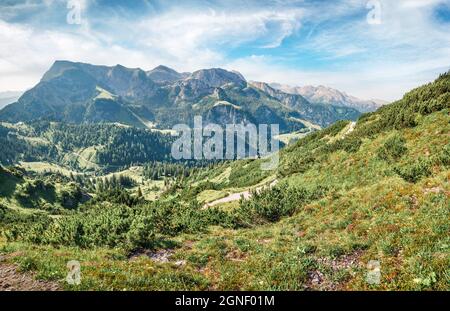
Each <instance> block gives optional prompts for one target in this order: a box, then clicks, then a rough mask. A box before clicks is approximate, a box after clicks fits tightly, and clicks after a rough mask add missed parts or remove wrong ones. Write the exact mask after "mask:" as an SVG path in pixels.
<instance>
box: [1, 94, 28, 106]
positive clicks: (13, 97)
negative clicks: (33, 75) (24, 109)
mask: <svg viewBox="0 0 450 311" xmlns="http://www.w3.org/2000/svg"><path fill="white" fill-rule="evenodd" d="M22 94H23V92H11V91H7V92H0V109H2V108H3V107H5V106H6V105H9V104H12V103H14V102H16V101H17V100H18V99H19V98H20V96H21V95H22Z"/></svg>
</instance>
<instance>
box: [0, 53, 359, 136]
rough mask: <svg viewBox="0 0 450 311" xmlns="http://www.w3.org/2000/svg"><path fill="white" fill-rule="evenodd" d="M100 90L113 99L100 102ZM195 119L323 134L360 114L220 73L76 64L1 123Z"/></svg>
mask: <svg viewBox="0 0 450 311" xmlns="http://www.w3.org/2000/svg"><path fill="white" fill-rule="evenodd" d="M99 89H102V90H105V92H106V93H108V94H111V96H109V98H99V94H100V93H101V92H100V91H99ZM222 100H226V101H228V102H230V103H231V104H232V105H231V106H227V107H226V109H225V108H224V107H220V105H219V106H215V103H216V101H222ZM236 107H240V109H235V108H236ZM108 109H109V110H108ZM229 109H231V111H230V110H229ZM194 115H201V116H203V117H204V119H205V122H222V123H223V124H226V123H234V122H236V120H240V121H239V122H244V123H245V122H256V123H267V122H271V123H279V124H280V128H281V130H282V131H284V132H288V131H292V130H297V129H300V128H304V127H305V124H303V123H302V122H299V121H298V120H300V119H301V120H306V121H308V122H311V123H313V124H317V125H319V126H321V127H324V126H327V125H329V124H331V123H333V122H335V121H337V120H341V119H352V120H354V119H356V118H357V117H358V116H359V115H360V112H359V111H357V110H356V109H353V108H348V107H341V106H333V105H324V104H316V103H310V102H309V101H308V100H306V99H305V98H304V97H303V96H302V95H299V94H288V93H284V92H282V91H280V90H270V91H269V90H268V89H261V88H257V87H255V86H254V85H252V84H251V83H248V82H247V81H246V79H245V78H244V76H243V75H242V74H240V73H239V72H237V71H228V70H225V69H222V68H209V69H201V70H197V71H194V72H193V73H179V72H177V71H175V70H173V69H171V68H169V67H166V66H163V65H160V66H157V67H155V68H153V69H152V70H150V71H144V70H142V69H140V68H127V67H124V66H122V65H115V66H97V65H92V64H86V63H80V62H71V61H55V62H54V64H53V65H52V66H51V67H50V69H49V70H48V71H47V72H46V73H45V74H44V75H43V77H42V79H41V80H40V82H39V83H38V84H37V85H36V86H35V87H33V88H32V89H30V90H28V91H27V92H25V93H24V94H23V95H22V96H21V97H20V98H19V99H18V101H17V102H15V103H13V104H11V105H8V106H7V107H5V108H4V109H2V110H0V120H2V121H6V122H19V121H31V120H35V119H39V118H53V119H55V120H57V121H64V122H73V123H91V122H95V123H98V122H117V123H124V124H126V125H132V126H137V127H144V128H145V127H148V125H149V124H152V125H153V126H154V127H158V128H161V129H167V128H171V127H172V126H173V125H175V124H177V123H180V122H182V123H187V124H191V123H192V120H193V116H194Z"/></svg>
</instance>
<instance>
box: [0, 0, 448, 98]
mask: <svg viewBox="0 0 450 311" xmlns="http://www.w3.org/2000/svg"><path fill="white" fill-rule="evenodd" d="M53 2H57V0H53V1H52V0H48V1H47V3H46V4H47V6H51V5H52V3H53ZM366 2H367V1H365V0H348V1H336V2H330V3H331V4H329V5H328V6H326V7H325V8H324V7H320V6H311V5H305V6H302V7H301V8H299V7H297V8H293V7H292V6H289V5H286V6H281V4H280V5H279V6H278V7H277V8H276V9H274V8H270V7H266V8H264V7H260V8H255V7H245V8H244V7H241V8H232V9H221V10H217V9H216V10H212V9H210V10H207V9H203V10H200V9H194V8H192V9H185V10H183V11H181V9H172V10H169V11H164V12H161V13H158V14H157V15H152V16H149V17H148V18H146V19H136V20H124V19H123V18H121V17H120V15H118V16H116V15H113V16H110V17H109V18H107V19H105V20H99V19H98V20H96V19H95V16H91V17H90V18H89V19H87V18H83V24H82V25H81V26H75V25H74V26H73V27H67V25H64V27H61V28H60V29H55V28H54V29H44V28H42V27H36V26H31V25H32V23H29V24H13V23H8V22H6V21H4V20H1V18H0V91H1V90H7V89H12V90H22V89H25V88H29V87H32V86H33V85H34V84H36V83H37V82H38V81H39V79H40V77H42V75H43V73H44V72H45V71H46V70H47V69H48V67H49V66H50V65H51V64H52V63H53V61H54V60H56V59H68V60H73V61H82V62H89V63H94V64H105V65H115V64H118V63H120V64H122V65H124V66H128V67H141V68H143V69H150V68H152V67H154V66H156V65H159V64H165V65H168V66H170V67H173V68H174V69H176V70H179V71H193V70H197V69H200V68H207V67H226V68H228V69H234V70H238V71H240V72H242V73H243V74H244V75H245V76H246V77H247V78H248V79H252V80H260V81H268V82H281V83H288V84H295V85H304V84H316V85H317V84H324V85H329V86H331V87H336V88H339V89H342V90H344V91H347V92H348V93H350V94H353V95H356V96H359V97H363V98H371V97H377V98H384V99H395V98H399V97H400V96H401V95H402V94H403V93H404V92H405V91H407V90H409V89H410V88H412V87H415V86H418V85H420V84H421V83H424V82H428V81H430V80H432V79H433V78H434V77H435V76H436V75H437V74H438V73H440V72H443V71H445V70H447V69H448V66H449V64H450V33H449V32H448V29H447V28H445V25H441V24H438V23H436V22H435V21H433V19H432V17H431V14H432V9H433V7H434V6H435V5H437V4H439V3H447V2H448V1H446V0H430V1H418V0H410V1H408V0H404V1H389V0H381V2H382V24H381V25H369V24H368V23H367V22H366V20H365V18H361V19H360V20H354V19H352V18H350V19H348V20H347V19H346V16H353V15H352V14H353V13H354V12H357V11H358V10H360V9H361V8H363V9H365V4H366ZM83 3H84V4H83V5H84V7H85V8H88V7H89V3H91V1H89V0H84V1H83ZM295 4H298V3H295ZM27 6H28V7H30V8H32V9H35V7H36V1H24V2H23V4H22V5H21V6H19V7H15V9H14V10H16V9H24V7H27ZM0 7H1V5H0ZM2 10H3V8H2ZM11 14H13V11H12V10H10V11H8V12H7V14H6V15H7V16H10V15H11ZM0 16H2V15H1V14H0ZM104 17H105V16H102V18H104ZM339 19H342V20H341V21H340V22H338V23H336V24H332V26H329V24H328V22H329V21H333V20H339ZM307 22H309V23H313V24H317V27H316V28H315V29H314V28H313V29H312V30H311V28H310V33H309V34H306V33H305V34H303V33H302V31H303V30H302V28H301V27H302V24H305V23H307ZM324 25H325V27H323V26H324ZM327 25H328V26H327ZM446 26H448V25H446ZM299 32H300V34H301V35H304V36H305V37H306V38H307V40H306V42H305V43H303V44H302V45H299V46H297V50H296V49H295V48H293V49H292V50H291V53H292V54H295V53H297V52H298V51H300V50H301V51H309V52H311V54H314V55H323V62H324V63H326V64H327V65H329V66H327V69H320V70H319V69H309V70H301V69H299V68H301V65H302V64H301V61H300V63H299V66H298V67H297V68H296V67H295V66H293V67H288V66H287V65H282V63H283V62H284V59H281V58H275V57H274V56H269V55H271V53H272V51H274V50H276V48H277V47H280V46H281V45H282V44H283V42H284V40H285V39H286V38H288V37H290V36H291V35H292V34H298V33H299ZM242 46H246V47H250V49H251V48H260V51H261V53H264V54H266V55H267V56H246V54H245V53H242V54H239V55H244V56H241V57H239V58H237V59H235V57H233V58H230V56H229V54H228V53H229V52H230V51H233V49H235V48H236V49H237V50H238V49H239V48H240V47H242ZM273 54H274V55H277V54H276V52H274V53H273ZM340 62H342V63H340ZM334 64H341V65H340V66H334ZM446 66H447V67H446ZM324 67H325V66H321V68H324Z"/></svg>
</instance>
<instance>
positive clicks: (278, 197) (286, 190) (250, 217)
mask: <svg viewBox="0 0 450 311" xmlns="http://www.w3.org/2000/svg"><path fill="white" fill-rule="evenodd" d="M325 193H326V189H324V188H322V187H318V188H316V189H314V190H312V191H308V190H306V189H304V188H297V187H288V186H280V187H274V188H272V189H263V190H262V191H259V192H253V193H252V198H251V199H250V200H241V201H240V208H239V210H238V214H237V223H238V224H239V225H241V226H252V225H257V224H264V223H267V222H276V221H278V220H280V219H281V218H282V217H284V216H291V215H292V214H294V213H295V212H296V211H297V210H298V209H299V208H301V206H302V204H305V203H308V202H310V201H312V200H315V199H318V198H320V197H323V196H324V195H325Z"/></svg>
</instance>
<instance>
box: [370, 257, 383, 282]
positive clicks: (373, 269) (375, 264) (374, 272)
mask: <svg viewBox="0 0 450 311" xmlns="http://www.w3.org/2000/svg"><path fill="white" fill-rule="evenodd" d="M366 281H367V283H369V284H372V285H378V284H380V282H381V264H380V262H379V261H378V260H370V261H369V262H368V263H367V276H366Z"/></svg>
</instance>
